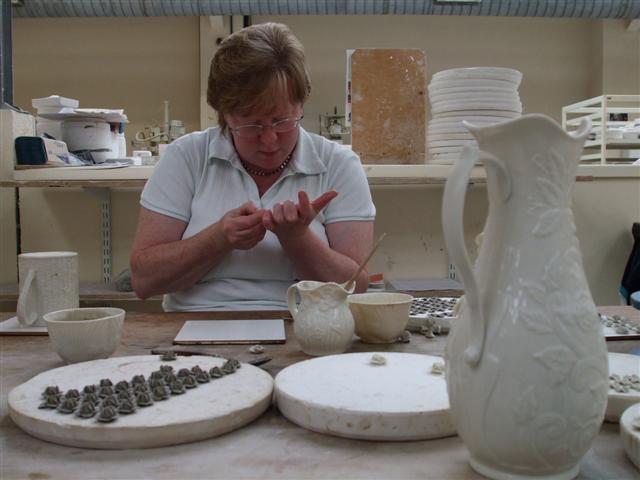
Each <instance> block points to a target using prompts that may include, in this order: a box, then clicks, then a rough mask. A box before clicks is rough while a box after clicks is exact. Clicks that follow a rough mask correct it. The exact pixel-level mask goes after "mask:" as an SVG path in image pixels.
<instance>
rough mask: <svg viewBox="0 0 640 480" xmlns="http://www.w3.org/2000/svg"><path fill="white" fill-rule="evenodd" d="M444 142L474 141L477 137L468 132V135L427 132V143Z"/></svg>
mask: <svg viewBox="0 0 640 480" xmlns="http://www.w3.org/2000/svg"><path fill="white" fill-rule="evenodd" d="M443 140H447V141H449V140H467V141H470V140H473V141H475V140H476V139H475V137H474V136H473V135H471V134H470V133H469V132H468V131H467V133H435V132H434V133H432V132H431V130H427V142H441V141H443Z"/></svg>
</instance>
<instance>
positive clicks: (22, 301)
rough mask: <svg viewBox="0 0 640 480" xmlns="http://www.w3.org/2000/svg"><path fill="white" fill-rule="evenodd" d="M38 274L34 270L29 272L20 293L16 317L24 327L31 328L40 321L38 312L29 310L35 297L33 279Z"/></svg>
mask: <svg viewBox="0 0 640 480" xmlns="http://www.w3.org/2000/svg"><path fill="white" fill-rule="evenodd" d="M35 275H36V272H35V270H33V269H32V268H30V269H29V270H28V271H27V276H26V277H25V279H24V282H23V284H22V288H21V289H20V292H18V305H17V307H16V315H17V317H18V321H20V320H21V319H22V321H20V323H22V324H23V325H26V326H30V325H33V324H34V323H36V322H37V321H38V312H36V311H35V310H34V309H31V310H29V308H28V305H29V303H30V300H31V298H32V297H33V279H34V278H35Z"/></svg>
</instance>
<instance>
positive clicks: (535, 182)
mask: <svg viewBox="0 0 640 480" xmlns="http://www.w3.org/2000/svg"><path fill="white" fill-rule="evenodd" d="M467 128H469V130H470V131H471V133H472V134H473V136H474V137H475V138H476V139H477V141H478V145H479V147H480V150H478V149H466V150H465V151H464V152H463V154H462V156H461V158H460V160H459V161H458V163H457V164H456V165H455V167H454V169H453V171H452V172H451V175H450V176H449V178H448V180H447V184H446V185H445V191H444V198H443V211H442V218H443V227H444V234H445V241H446V245H447V250H448V252H449V254H450V255H451V258H452V260H453V262H454V263H455V265H456V268H457V270H458V272H459V274H460V277H461V278H462V281H463V283H464V289H465V297H464V301H463V302H462V304H461V308H460V310H459V312H460V313H459V315H458V318H457V319H456V321H455V322H454V326H453V328H452V331H451V333H450V334H449V337H448V339H447V345H446V349H445V358H446V360H447V362H446V365H447V368H446V376H447V389H448V392H449V401H450V403H451V415H452V419H453V421H454V423H455V425H456V428H457V430H458V434H459V435H460V437H461V438H462V440H463V442H464V443H465V445H466V447H467V448H468V449H469V452H470V454H471V459H470V461H471V466H472V467H473V468H474V469H475V470H477V471H478V472H479V473H481V474H483V475H485V476H487V477H490V478H494V479H507V478H508V479H510V480H515V479H533V478H535V479H537V480H543V479H554V480H561V479H570V478H573V477H575V476H576V475H577V474H578V462H579V461H580V459H581V458H582V456H583V455H584V454H585V453H586V452H587V450H588V449H589V447H590V445H591V442H592V441H593V440H594V438H595V437H596V435H597V434H598V431H599V429H600V424H601V422H602V420H603V417H604V411H605V407H606V403H607V391H608V388H609V385H608V363H607V362H608V361H607V348H606V345H605V341H604V337H603V335H602V331H601V327H600V321H599V319H598V313H597V311H596V307H595V305H594V303H593V299H592V297H591V293H590V291H589V286H588V284H587V280H586V277H585V274H584V270H583V266H582V255H581V253H580V246H579V244H578V239H577V238H576V235H575V226H574V221H573V212H572V211H571V197H572V190H573V185H574V182H575V175H576V170H577V165H578V159H579V156H580V154H581V152H582V148H583V145H584V142H585V139H586V138H587V135H588V134H589V131H590V130H591V125H590V122H588V121H584V122H583V123H582V124H581V126H580V128H579V130H578V131H577V132H575V133H573V134H568V133H567V132H565V131H564V130H562V128H561V127H560V125H558V124H557V123H556V122H554V121H553V120H551V119H550V118H548V117H546V116H544V115H537V114H533V115H525V116H523V117H520V118H518V119H515V120H512V121H508V122H504V123H499V124H496V125H492V126H488V127H483V128H479V127H473V126H471V125H467ZM479 160H482V161H483V162H484V164H485V168H486V171H487V191H488V197H489V214H488V217H487V221H486V224H485V228H484V238H483V241H482V245H481V247H480V250H479V252H478V258H477V260H476V263H475V266H472V265H471V263H470V261H469V257H468V255H467V251H466V248H465V243H464V233H463V227H462V213H463V207H464V198H465V192H466V189H467V184H468V182H469V176H470V173H471V169H472V167H473V166H474V165H475V163H476V162H477V161H479Z"/></svg>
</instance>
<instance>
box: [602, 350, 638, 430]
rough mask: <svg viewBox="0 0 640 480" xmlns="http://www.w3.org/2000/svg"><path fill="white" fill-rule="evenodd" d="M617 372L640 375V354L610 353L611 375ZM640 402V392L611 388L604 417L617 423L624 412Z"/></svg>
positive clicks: (622, 374)
mask: <svg viewBox="0 0 640 480" xmlns="http://www.w3.org/2000/svg"><path fill="white" fill-rule="evenodd" d="M614 373H617V374H618V375H620V377H623V376H625V375H633V374H636V375H640V355H629V354H627V353H609V375H611V374H614ZM638 402H640V392H638V391H637V390H629V393H619V392H616V391H615V390H612V389H609V400H608V401H607V410H606V412H605V415H604V419H605V420H606V421H607V422H613V423H616V422H618V421H619V420H620V416H621V415H622V412H624V411H625V410H626V409H627V408H629V407H630V406H631V405H633V404H634V403H638Z"/></svg>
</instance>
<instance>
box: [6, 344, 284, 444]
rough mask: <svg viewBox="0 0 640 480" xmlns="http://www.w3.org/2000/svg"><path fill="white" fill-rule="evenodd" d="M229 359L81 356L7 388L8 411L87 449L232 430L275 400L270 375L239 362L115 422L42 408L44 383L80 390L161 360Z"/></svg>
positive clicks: (21, 422) (147, 369)
mask: <svg viewBox="0 0 640 480" xmlns="http://www.w3.org/2000/svg"><path fill="white" fill-rule="evenodd" d="M224 361H225V360H224V359H221V358H213V357H205V356H192V357H178V359H177V360H175V361H172V362H162V361H160V357H159V356H157V355H153V356H152V355H140V356H133V357H116V358H108V359H105V360H94V361H91V362H84V363H76V364H73V365H68V366H65V367H61V368H56V369H54V370H49V371H47V372H44V373H41V374H40V375H37V376H35V377H33V378H32V379H31V380H29V381H28V382H26V383H23V384H22V385H20V386H18V387H16V388H14V389H13V390H12V391H11V392H10V393H9V413H10V415H11V418H12V419H13V421H14V422H15V423H16V424H17V425H18V426H19V427H20V428H21V429H23V430H24V431H25V432H27V433H29V434H30V435H33V436H34V437H37V438H40V439H42V440H46V441H48V442H53V443H59V444H62V445H69V446H73V447H84V448H104V449H123V448H149V447H161V446H168V445H177V444H180V443H187V442H194V441H197V440H203V439H206V438H210V437H214V436H217V435H221V434H223V433H227V432H229V431H231V430H235V429H237V428H240V427H242V426H243V425H246V424H247V423H249V422H251V421H252V420H254V419H256V418H257V417H259V416H260V415H261V414H262V413H263V412H264V411H265V410H266V409H267V408H268V407H269V405H270V403H271V395H272V391H273V379H272V378H271V376H270V375H269V374H268V373H267V372H265V371H263V370H261V369H259V368H257V367H253V366H251V365H247V364H242V367H241V368H240V369H239V370H237V371H236V372H235V373H233V374H230V375H226V376H224V377H222V378H219V379H215V380H212V381H211V382H209V383H204V384H199V386H198V387H197V388H194V389H191V390H188V391H187V392H186V393H185V394H183V395H175V396H173V395H172V396H171V397H169V398H168V399H167V400H164V401H159V402H155V403H154V404H153V405H151V406H149V407H144V408H139V409H138V410H137V412H135V413H134V414H132V415H120V416H119V418H118V419H117V420H116V421H115V422H113V423H101V422H98V421H97V420H96V419H95V417H94V418H92V419H82V418H78V417H76V416H75V415H73V414H71V415H63V414H61V413H58V412H56V411H55V410H41V409H38V405H39V404H40V403H41V401H42V399H41V398H40V397H41V394H42V392H43V390H44V389H45V388H46V387H47V386H50V385H57V386H58V387H59V388H60V389H61V390H62V391H66V390H68V389H71V388H76V389H78V390H80V391H81V390H82V388H83V387H84V385H86V384H97V383H99V381H100V380H101V379H103V378H110V379H111V380H112V382H113V383H114V384H115V383H116V382H118V381H120V380H128V381H129V380H131V378H132V377H133V376H134V375H137V374H143V375H145V376H148V375H149V374H150V373H151V372H152V371H154V370H157V369H159V367H160V365H163V364H167V365H172V366H173V368H174V370H175V371H177V370H179V369H180V368H191V367H193V366H194V365H200V367H202V369H207V370H208V369H210V368H211V367H214V366H221V365H222V364H223V363H224Z"/></svg>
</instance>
